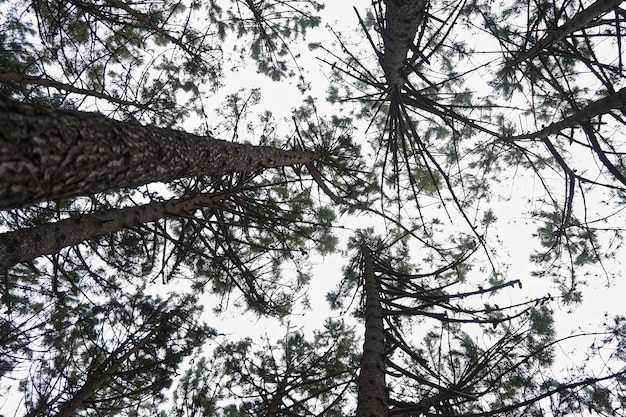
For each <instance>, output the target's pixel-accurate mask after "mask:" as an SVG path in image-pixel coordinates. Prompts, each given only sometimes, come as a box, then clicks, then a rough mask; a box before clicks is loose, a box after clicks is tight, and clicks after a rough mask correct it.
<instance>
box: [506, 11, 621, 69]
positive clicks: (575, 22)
mask: <svg viewBox="0 0 626 417" xmlns="http://www.w3.org/2000/svg"><path fill="white" fill-rule="evenodd" d="M622 1H623V0H598V1H596V2H595V3H593V4H591V5H590V6H589V7H587V8H586V9H583V10H581V11H580V12H579V13H577V14H576V15H574V16H573V17H572V18H571V19H569V20H568V21H567V22H565V23H564V24H563V25H561V26H559V27H558V28H556V29H553V30H550V31H549V32H548V33H547V34H546V36H544V37H543V38H541V39H540V40H539V41H538V42H537V43H536V44H535V45H533V46H532V47H531V48H530V49H528V50H527V51H525V52H523V53H521V54H519V55H518V56H517V57H515V59H513V60H511V61H509V62H507V63H506V64H505V67H506V68H510V67H514V66H516V65H518V64H520V63H522V62H524V61H526V60H528V59H531V58H533V57H534V56H536V55H537V54H539V53H540V52H541V51H542V50H544V49H546V48H548V47H549V46H550V45H552V44H554V43H556V42H559V41H561V40H563V39H565V37H567V36H568V35H570V34H572V33H574V32H576V31H577V30H580V29H582V28H584V27H586V26H587V25H588V24H589V23H591V22H592V21H594V20H595V19H598V18H599V17H600V16H602V15H603V14H605V13H606V12H608V11H610V10H613V9H615V8H616V7H618V6H619V5H620V4H621V3H622Z"/></svg>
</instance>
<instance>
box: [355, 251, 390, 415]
mask: <svg viewBox="0 0 626 417" xmlns="http://www.w3.org/2000/svg"><path fill="white" fill-rule="evenodd" d="M361 254H362V256H363V264H364V267H363V280H364V289H365V342H364V344H363V357H362V358H361V371H360V374H359V380H358V383H359V393H358V402H357V409H356V417H386V416H387V412H388V405H387V387H386V384H385V335H384V331H383V309H382V306H381V304H380V292H379V285H378V282H377V281H376V275H375V273H374V266H373V259H372V255H371V253H370V250H369V248H368V247H367V246H365V245H363V246H362V247H361Z"/></svg>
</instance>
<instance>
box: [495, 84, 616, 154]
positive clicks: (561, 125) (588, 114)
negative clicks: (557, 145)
mask: <svg viewBox="0 0 626 417" xmlns="http://www.w3.org/2000/svg"><path fill="white" fill-rule="evenodd" d="M615 109H618V110H622V111H626V87H624V88H622V89H621V90H619V91H618V92H617V93H615V94H611V95H609V96H606V97H603V98H601V99H600V100H597V101H594V102H591V103H590V104H589V105H588V106H587V107H584V108H582V109H580V111H578V112H577V113H576V114H573V115H571V116H569V117H566V118H565V119H563V120H561V121H559V122H555V123H552V124H550V125H548V126H546V127H544V128H543V129H541V130H538V131H537V132H532V133H523V134H521V135H516V136H508V137H503V138H501V140H503V141H505V142H513V141H516V140H522V139H544V138H547V137H548V136H550V135H554V134H556V133H559V132H560V131H562V130H563V129H568V128H571V127H576V126H581V125H582V124H583V123H585V122H588V121H589V120H591V119H593V118H594V117H596V116H599V115H601V114H606V113H608V112H610V111H611V110H615Z"/></svg>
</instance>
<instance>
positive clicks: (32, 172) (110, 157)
mask: <svg viewBox="0 0 626 417" xmlns="http://www.w3.org/2000/svg"><path fill="white" fill-rule="evenodd" d="M314 159H315V154H314V153H313V152H301V151H285V150H280V149H275V148H271V147H262V146H252V145H243V144H239V143H232V142H226V141H223V140H218V139H213V138H210V137H200V136H196V135H192V134H189V133H185V132H182V131H177V130H171V129H161V128H157V127H152V126H142V125H139V124H136V123H124V122H118V121H115V120H112V119H109V118H107V117H105V116H103V115H100V114H96V113H85V112H78V111H68V110H58V109H50V108H45V107H41V106H36V105H32V104H26V103H17V102H14V101H11V100H9V99H7V98H4V97H0V209H9V208H14V207H20V206H25V205H28V204H33V203H36V202H40V201H46V200H55V199H60V198H68V197H76V196H79V195H88V194H94V193H98V192H104V191H110V190H114V189H117V188H122V187H137V186H140V185H144V184H148V183H151V182H158V181H161V182H169V181H172V180H174V179H177V178H183V177H195V176H205V175H206V176H221V175H224V174H228V173H232V172H253V171H257V170H261V169H263V168H271V167H281V166H290V165H296V164H305V163H307V162H311V161H313V160H314Z"/></svg>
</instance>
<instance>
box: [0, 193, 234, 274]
mask: <svg viewBox="0 0 626 417" xmlns="http://www.w3.org/2000/svg"><path fill="white" fill-rule="evenodd" d="M230 194H232V193H231V192H228V193H216V194H203V195H199V196H197V197H193V198H188V199H175V200H169V201H165V202H155V203H150V204H145V205H142V206H137V207H126V208H122V209H110V210H105V211H99V212H95V213H90V214H86V215H81V216H79V217H71V218H67V219H63V220H59V221H57V222H54V223H48V224H44V225H41V226H37V227H32V228H27V229H19V230H16V231H13V232H6V233H2V234H0V271H2V270H3V269H6V268H9V267H11V266H13V265H15V264H17V263H19V262H25V261H31V260H33V259H35V258H37V257H38V256H43V255H48V254H51V253H56V252H58V251H60V250H61V249H63V248H65V247H67V246H72V245H77V244H79V243H80V242H84V241H86V240H90V239H95V238H98V237H100V236H104V235H108V234H110V233H115V232H119V231H120V230H123V229H126V228H129V227H136V226H139V225H142V224H145V223H149V222H154V221H157V220H158V219H161V218H164V217H166V216H172V215H183V214H186V213H189V212H191V211H192V210H194V209H196V208H199V207H206V206H210V205H211V204H214V203H216V202H217V201H220V200H222V199H224V198H226V197H228V195H230Z"/></svg>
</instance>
